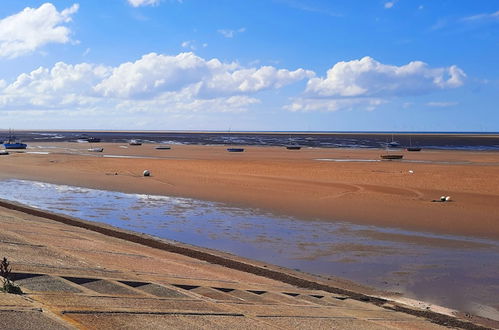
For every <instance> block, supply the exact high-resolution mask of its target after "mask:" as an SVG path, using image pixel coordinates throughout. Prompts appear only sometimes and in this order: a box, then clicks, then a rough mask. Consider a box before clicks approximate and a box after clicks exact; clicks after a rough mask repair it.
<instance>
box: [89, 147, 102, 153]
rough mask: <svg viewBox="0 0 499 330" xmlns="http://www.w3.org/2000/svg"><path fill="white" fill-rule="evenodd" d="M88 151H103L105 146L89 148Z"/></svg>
mask: <svg viewBox="0 0 499 330" xmlns="http://www.w3.org/2000/svg"><path fill="white" fill-rule="evenodd" d="M88 151H90V152H103V151H104V148H100V147H98V148H90V149H88Z"/></svg>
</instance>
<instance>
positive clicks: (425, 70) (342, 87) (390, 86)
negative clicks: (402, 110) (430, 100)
mask: <svg viewBox="0 0 499 330" xmlns="http://www.w3.org/2000/svg"><path fill="white" fill-rule="evenodd" d="M465 78H466V74H465V73H464V71H463V70H461V69H460V68H458V67H457V66H455V65H453V66H450V67H447V68H430V67H429V66H428V64H426V63H424V62H420V61H413V62H410V63H408V64H406V65H402V66H395V65H387V64H382V63H380V62H378V61H376V60H374V59H373V58H371V57H364V58H362V59H360V60H353V61H349V62H338V63H336V64H335V65H334V66H333V67H332V68H331V69H329V70H328V71H327V76H326V77H325V78H312V79H310V80H309V81H308V83H307V89H306V93H307V94H308V95H310V96H313V97H337V98H341V97H373V96H404V95H418V94H424V93H428V92H432V91H435V90H441V89H447V88H455V87H459V86H461V85H462V84H463V82H464V79H465Z"/></svg>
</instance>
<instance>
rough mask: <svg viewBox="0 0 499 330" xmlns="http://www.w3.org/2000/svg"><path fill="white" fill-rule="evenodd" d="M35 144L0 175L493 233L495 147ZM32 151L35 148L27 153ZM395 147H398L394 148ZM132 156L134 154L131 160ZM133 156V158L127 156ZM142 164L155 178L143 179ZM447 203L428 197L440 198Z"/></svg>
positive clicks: (9, 160)
mask: <svg viewBox="0 0 499 330" xmlns="http://www.w3.org/2000/svg"><path fill="white" fill-rule="evenodd" d="M97 146H101V147H104V152H103V153H102V154H101V153H92V152H87V151H86V150H87V149H88V148H89V147H90V145H89V144H82V143H37V144H31V145H30V149H28V150H27V152H26V153H21V152H20V153H15V152H14V153H11V154H10V155H8V156H2V157H1V158H0V167H1V169H2V171H1V174H0V178H18V179H30V180H38V181H44V182H50V183H57V184H68V185H76V186H83V187H89V188H96V189H106V190H116V191H122V192H129V193H147V194H159V195H171V196H183V197H192V198H198V199H204V200H211V201H219V202H227V203H230V204H233V205H236V206H242V207H256V208H261V209H264V210H269V211H272V212H275V213H277V214H286V215H293V216H297V217H300V218H303V219H320V220H323V221H349V222H353V223H358V224H367V225H377V226H386V227H398V228H402V229H409V230H418V231H428V232H435V233H440V234H442V233H444V234H456V235H464V236H476V237H486V238H492V239H498V238H499V206H498V205H499V171H498V169H499V153H498V152H470V151H431V150H423V151H421V152H406V151H400V153H403V154H404V161H402V162H400V161H379V159H380V157H379V156H380V154H383V153H385V151H383V150H375V149H367V150H365V149H325V148H324V149H315V148H306V149H302V150H297V151H291V150H286V149H284V148H278V147H252V146H250V147H245V152H243V153H228V152H227V151H226V147H223V146H185V145H174V146H172V149H171V150H156V149H154V147H155V145H153V144H144V145H142V146H128V145H125V144H117V143H116V144H111V143H102V144H98V145H97V144H94V145H92V147H97ZM33 152H35V153H33ZM396 153H399V152H396ZM128 157H130V158H128ZM133 157H136V158H133ZM145 169H148V170H150V171H151V173H152V176H151V177H143V176H142V172H143V171H144V170H145ZM442 195H445V196H451V202H446V203H437V202H432V200H434V199H438V198H439V197H440V196H442Z"/></svg>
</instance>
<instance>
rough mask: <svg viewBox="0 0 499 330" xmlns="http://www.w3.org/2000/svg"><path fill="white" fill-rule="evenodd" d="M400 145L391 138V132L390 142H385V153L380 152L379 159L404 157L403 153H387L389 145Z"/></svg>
mask: <svg viewBox="0 0 499 330" xmlns="http://www.w3.org/2000/svg"><path fill="white" fill-rule="evenodd" d="M398 146H400V143H398V142H397V141H395V140H394V139H393V134H392V142H389V143H387V144H386V154H381V155H380V157H381V159H384V160H395V159H402V158H404V155H402V154H392V153H388V151H389V149H388V148H389V147H398Z"/></svg>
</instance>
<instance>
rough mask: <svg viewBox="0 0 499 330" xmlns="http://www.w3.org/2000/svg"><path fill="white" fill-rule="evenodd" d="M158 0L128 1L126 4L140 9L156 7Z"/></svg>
mask: <svg viewBox="0 0 499 330" xmlns="http://www.w3.org/2000/svg"><path fill="white" fill-rule="evenodd" d="M159 2H160V0H128V3H129V4H130V5H131V6H132V7H141V6H156V5H158V4H159Z"/></svg>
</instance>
